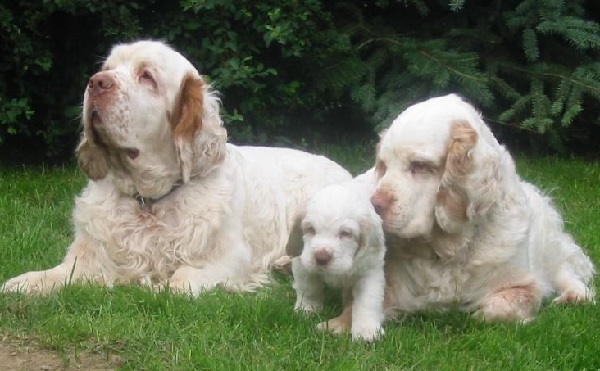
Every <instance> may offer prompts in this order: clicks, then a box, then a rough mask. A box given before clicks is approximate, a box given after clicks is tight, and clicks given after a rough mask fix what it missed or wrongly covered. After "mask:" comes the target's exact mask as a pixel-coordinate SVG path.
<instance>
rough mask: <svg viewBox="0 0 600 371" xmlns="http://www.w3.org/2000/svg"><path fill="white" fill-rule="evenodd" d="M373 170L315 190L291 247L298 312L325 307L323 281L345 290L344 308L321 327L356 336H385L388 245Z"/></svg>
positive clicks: (291, 240)
mask: <svg viewBox="0 0 600 371" xmlns="http://www.w3.org/2000/svg"><path fill="white" fill-rule="evenodd" d="M374 188H375V178H374V175H373V172H372V171H371V172H368V173H366V174H363V175H361V176H359V177H357V178H355V179H353V180H352V181H350V182H346V183H342V184H335V185H330V186H328V187H326V188H323V189H321V190H320V191H318V192H317V193H316V194H314V195H313V196H312V197H311V198H310V201H309V202H308V204H307V206H306V209H305V210H304V211H301V212H300V213H299V214H298V219H297V222H296V224H295V228H294V230H293V233H292V237H291V238H290V240H289V242H288V246H287V249H286V250H287V253H288V254H289V255H290V256H293V257H294V258H293V260H292V272H293V276H294V288H295V289H296V295H297V299H296V304H295V309H296V310H297V311H304V312H312V311H315V310H318V309H321V308H322V305H323V294H324V285H325V284H328V285H330V286H334V287H342V288H343V301H344V311H343V312H342V314H341V315H340V316H339V317H336V318H334V319H331V320H329V321H327V322H322V323H320V324H319V328H320V329H322V330H329V331H332V332H334V333H337V334H340V333H343V332H346V331H349V332H351V334H352V339H353V340H366V341H372V340H375V339H377V338H378V337H379V336H380V335H382V334H383V328H382V327H381V324H382V322H383V318H384V314H383V298H384V288H385V278H384V274H383V266H384V263H383V259H384V255H385V245H384V238H383V229H382V226H381V218H380V217H379V216H378V215H377V214H376V213H375V209H374V208H373V206H372V205H371V203H370V202H369V197H370V196H371V194H372V193H373V190H374Z"/></svg>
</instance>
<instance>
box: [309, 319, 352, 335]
mask: <svg viewBox="0 0 600 371" xmlns="http://www.w3.org/2000/svg"><path fill="white" fill-rule="evenodd" d="M317 329H318V330H321V331H329V332H331V333H333V334H336V335H341V334H345V333H347V332H350V330H351V323H350V321H349V319H348V318H347V316H344V315H341V316H339V317H335V318H332V319H330V320H329V321H325V322H321V323H319V324H318V325H317Z"/></svg>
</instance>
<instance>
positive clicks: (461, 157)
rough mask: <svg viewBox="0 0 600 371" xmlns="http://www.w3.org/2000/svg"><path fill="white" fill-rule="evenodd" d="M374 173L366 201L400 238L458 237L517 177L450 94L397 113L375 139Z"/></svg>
mask: <svg viewBox="0 0 600 371" xmlns="http://www.w3.org/2000/svg"><path fill="white" fill-rule="evenodd" d="M375 168H376V176H377V179H378V184H377V187H376V190H375V192H374V194H373V196H372V198H371V201H372V203H373V205H374V206H375V208H376V209H377V211H378V213H379V214H380V215H381V217H382V220H383V224H384V230H385V231H386V233H387V234H391V235H393V236H396V237H400V238H413V237H427V236H430V235H431V234H432V233H433V232H434V230H439V231H442V233H450V234H456V233H461V231H462V230H463V229H464V228H465V226H468V225H473V223H475V222H476V221H477V219H478V218H480V217H481V216H483V215H485V214H486V213H487V212H488V210H489V209H490V208H491V207H492V206H493V205H494V204H495V203H497V202H500V201H501V200H502V196H501V194H500V192H501V191H502V187H501V185H502V184H503V183H504V182H508V181H514V179H516V172H515V169H514V163H513V162H512V160H511V158H510V156H509V155H508V154H507V153H506V150H505V149H504V148H503V147H502V146H500V145H499V144H498V142H497V140H496V139H495V138H494V136H493V135H492V133H491V131H490V130H489V128H488V127H487V126H486V125H485V123H484V122H483V120H482V118H481V115H480V114H479V112H477V111H476V110H475V108H473V106H471V105H470V104H468V103H466V102H465V101H464V100H462V99H461V98H459V97H458V96H456V95H454V94H451V95H447V96H443V97H437V98H432V99H429V100H427V101H424V102H421V103H417V104H415V105H413V106H411V107H409V108H408V109H406V110H405V111H404V112H402V113H401V114H400V116H398V118H397V119H396V120H395V121H394V122H393V123H392V125H391V126H390V128H389V129H388V130H387V131H386V132H384V133H383V134H382V137H381V141H380V143H379V145H378V149H377V160H376V165H375ZM509 178H510V179H509Z"/></svg>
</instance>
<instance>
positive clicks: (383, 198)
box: [371, 191, 392, 216]
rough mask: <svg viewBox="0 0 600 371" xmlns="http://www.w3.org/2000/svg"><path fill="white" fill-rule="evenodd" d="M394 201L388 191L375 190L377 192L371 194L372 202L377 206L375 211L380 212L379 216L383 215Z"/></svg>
mask: <svg viewBox="0 0 600 371" xmlns="http://www.w3.org/2000/svg"><path fill="white" fill-rule="evenodd" d="M391 202H392V197H391V196H390V194H389V193H388V192H384V191H375V193H374V194H373V195H372V196H371V204H372V205H373V207H374V208H375V212H376V213H377V214H379V216H383V214H385V212H386V210H387V209H388V208H389V206H390V204H391Z"/></svg>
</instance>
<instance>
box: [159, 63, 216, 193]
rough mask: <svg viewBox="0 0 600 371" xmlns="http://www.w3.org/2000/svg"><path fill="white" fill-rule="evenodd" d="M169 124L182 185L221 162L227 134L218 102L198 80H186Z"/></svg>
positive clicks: (189, 78)
mask: <svg viewBox="0 0 600 371" xmlns="http://www.w3.org/2000/svg"><path fill="white" fill-rule="evenodd" d="M170 120H171V126H172V129H173V137H174V140H175V146H176V148H177V152H178V155H179V166H180V168H181V174H182V178H183V181H184V182H188V181H189V179H190V177H192V176H196V175H204V174H207V173H208V172H210V171H211V170H212V169H214V168H215V167H216V166H218V165H219V164H220V163H221V162H222V161H223V160H224V158H225V151H226V149H225V142H226V140H227V132H226V131H225V129H224V128H223V124H222V121H221V118H220V116H219V100H218V98H216V97H215V96H214V95H213V94H212V93H210V92H209V90H208V85H207V84H206V82H204V80H202V79H201V78H200V77H198V76H194V75H192V74H188V75H186V76H185V78H184V79H183V81H182V83H181V88H180V91H179V95H178V97H177V100H176V102H175V107H174V109H173V113H172V115H171V117H170Z"/></svg>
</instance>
